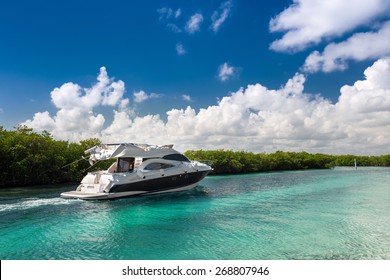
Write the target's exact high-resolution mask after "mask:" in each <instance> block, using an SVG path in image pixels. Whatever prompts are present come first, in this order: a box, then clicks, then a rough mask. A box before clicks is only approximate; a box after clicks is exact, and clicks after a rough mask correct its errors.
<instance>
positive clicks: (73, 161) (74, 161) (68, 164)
mask: <svg viewBox="0 0 390 280" xmlns="http://www.w3.org/2000/svg"><path fill="white" fill-rule="evenodd" d="M83 159H84V160H86V159H87V158H85V157H83V156H82V157H81V158H80V159H77V160H75V161H72V162H71V163H68V164H66V165H64V166H63V167H61V168H65V167H68V166H69V165H72V164H73V163H76V162H79V161H80V160H83Z"/></svg>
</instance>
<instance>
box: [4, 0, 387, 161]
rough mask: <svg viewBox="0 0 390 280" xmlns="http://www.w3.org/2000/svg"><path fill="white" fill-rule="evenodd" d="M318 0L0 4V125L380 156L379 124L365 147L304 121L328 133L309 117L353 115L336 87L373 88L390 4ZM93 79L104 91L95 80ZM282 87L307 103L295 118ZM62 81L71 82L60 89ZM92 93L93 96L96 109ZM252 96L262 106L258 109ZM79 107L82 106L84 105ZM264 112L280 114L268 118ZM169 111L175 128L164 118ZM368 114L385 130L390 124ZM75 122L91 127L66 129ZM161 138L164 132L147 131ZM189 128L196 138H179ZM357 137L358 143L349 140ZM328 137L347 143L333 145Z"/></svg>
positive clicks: (360, 133) (70, 136) (339, 131)
mask: <svg viewBox="0 0 390 280" xmlns="http://www.w3.org/2000/svg"><path fill="white" fill-rule="evenodd" d="M323 2H324V1H308V0H295V1H291V0H289V1H287V0H283V1H239V0H227V1H223V0H222V1H109V2H107V1H17V2H15V1H2V3H1V4H0V38H1V44H0V125H2V126H4V127H5V128H7V129H12V128H13V127H14V126H17V125H18V124H20V123H23V124H27V125H29V126H31V127H33V128H35V129H37V130H42V129H46V130H48V131H50V132H52V133H53V135H54V136H55V137H56V138H59V139H65V140H70V141H78V140H80V139H81V138H85V137H90V136H97V137H100V138H103V139H107V140H115V139H118V138H121V140H125V141H130V142H134V141H135V140H139V141H147V142H149V139H151V140H153V141H154V142H157V141H159V142H160V141H172V142H179V143H183V145H182V147H183V148H199V147H207V148H234V146H235V144H232V143H235V142H236V141H237V137H238V139H239V140H240V141H239V142H240V143H241V144H240V145H239V146H237V148H239V149H248V150H255V151H262V150H266V151H272V150H275V149H285V150H309V151H330V152H332V151H334V152H338V153H342V152H344V151H346V152H349V151H351V152H353V151H361V145H363V144H365V145H366V146H367V145H369V146H370V147H371V146H372V148H370V150H369V151H368V152H367V153H376V154H377V153H382V152H383V149H384V147H386V145H387V144H388V143H387V142H386V141H385V140H380V139H382V138H386V135H385V134H383V133H382V132H381V130H382V131H383V129H388V128H389V127H388V125H389V124H388V123H385V124H383V125H382V126H381V127H380V129H378V130H377V131H375V132H373V131H370V132H369V133H370V134H371V135H372V134H375V137H376V138H375V139H376V140H375V141H374V140H372V141H371V140H369V139H368V138H369V136H368V135H367V134H366V133H368V132H367V131H365V128H361V127H360V128H359V129H357V128H356V129H355V130H356V131H355V130H353V129H351V127H354V125H353V124H351V123H343V124H340V125H339V126H337V127H333V126H328V127H324V128H323V129H322V130H321V129H319V131H317V133H318V134H316V131H315V130H313V131H311V129H313V128H312V127H310V125H312V126H313V127H317V128H318V127H320V126H321V125H324V123H325V122H326V121H325V119H326V117H325V116H322V117H323V118H324V119H320V118H319V117H318V116H317V115H316V114H320V113H319V112H320V111H321V110H325V109H324V108H325V107H326V106H330V107H332V106H333V109H332V110H333V111H332V110H330V109H329V110H330V111H326V112H327V114H329V115H328V119H330V118H334V119H332V120H333V121H334V122H337V121H340V120H339V119H338V118H339V117H338V115H337V114H341V113H342V112H341V111H340V109H339V108H344V109H345V110H346V111H345V112H352V111H354V110H357V109H356V108H360V107H359V106H358V103H357V101H356V100H355V99H353V100H354V101H353V102H354V103H353V102H352V101H351V102H352V103H348V104H349V105H350V106H355V107H353V108H349V110H348V109H347V108H345V106H347V105H345V104H344V103H343V104H342V103H341V102H340V101H339V98H340V96H341V95H342V93H341V92H340V89H341V88H342V87H343V86H344V85H349V86H353V85H354V83H355V82H356V81H359V80H360V81H363V82H364V81H367V83H369V82H372V81H369V78H368V77H367V75H365V70H366V69H368V68H370V67H372V68H373V71H374V72H375V71H376V70H378V69H382V70H380V71H384V70H383V67H382V68H380V66H375V63H376V62H378V61H379V62H378V63H379V64H380V63H384V64H386V63H387V62H388V61H387V60H386V59H387V57H388V56H389V55H390V42H389V39H387V38H388V37H389V36H387V34H390V33H389V31H388V30H389V29H390V28H389V27H388V25H389V23H388V20H389V19H390V12H389V8H390V5H389V1H388V0H386V1H385V0H373V1H370V2H369V3H366V2H367V1H361V0H357V1H343V3H340V1H333V0H330V1H325V2H328V5H324V3H323ZM367 42H372V45H369V46H366V45H365V44H367ZM101 67H104V69H103V70H102V68H101ZM370 69H371V68H370ZM384 69H385V70H386V69H387V68H386V67H384ZM378 71H379V70H378ZM386 71H387V70H386ZM371 72H372V71H371ZM383 73H384V75H386V72H383ZM98 75H100V77H102V79H103V80H104V82H101V83H100V84H99V82H97V77H98ZM294 78H295V79H294ZM302 79H303V80H302ZM289 80H290V81H291V82H290V83H293V84H294V83H296V86H294V87H292V88H293V89H292V90H291V92H290V93H289V94H290V95H291V96H292V95H294V94H296V95H300V96H301V98H302V100H305V102H306V103H299V102H298V103H299V104H300V105H297V104H298V103H297V104H295V103H294V104H295V105H296V106H303V108H300V109H303V111H302V112H300V113H299V112H297V110H298V108H294V107H293V106H295V105H291V100H290V99H284V101H283V102H282V101H279V97H278V94H286V93H285V91H286V90H287V86H286V83H288V81H289ZM67 83H71V84H72V85H77V86H78V87H63V86H64V85H66V84H67ZM113 83H114V85H113ZM118 83H119V84H120V83H123V86H122V85H121V84H120V85H119V86H118ZM256 84H258V85H260V86H261V87H264V88H266V91H264V90H263V89H261V88H257V89H256V90H259V92H257V93H256V94H257V95H256V94H255V96H253V97H252V95H250V92H249V91H247V89H249V86H250V85H256ZM68 85H69V84H68ZM118 87H119V89H118ZM300 87H302V89H301V90H298V91H297V92H296V93H294V90H295V89H296V88H300ZM56 88H57V89H59V91H57V94H53V92H55V89H56ZM240 88H242V89H243V91H242V94H240V93H239V91H240ZM379 88H380V90H378V91H377V92H378V93H377V95H375V96H372V94H371V93H370V94H368V93H367V94H366V95H365V96H364V97H362V98H361V99H360V102H361V103H364V102H366V103H367V102H368V101H369V100H374V101H375V100H378V98H379V99H381V98H382V99H383V100H384V101H383V102H382V103H381V104H385V105H387V102H388V98H389V97H388V94H387V91H386V90H388V89H387V88H386V85H385V86H383V85H380V86H379ZM99 89H100V92H98V91H99ZM283 89H285V90H284V91H283ZM72 90H75V92H73V91H72ZM272 90H273V91H276V93H275V94H273V93H272ZM351 90H352V89H351ZM356 90H360V89H359V88H355V91H356ZM383 90H385V92H386V93H383ZM90 92H95V93H96V94H95V95H89V93H90ZM384 94H385V95H384ZM111 95H112V96H111ZM361 95H362V94H360V95H358V93H356V96H361ZM72 96H73V101H76V103H74V104H73V103H72V101H70V99H71V97H72ZM93 96H95V97H96V98H97V99H95V100H94V101H91V100H92V99H93ZM107 96H111V97H110V98H111V99H110V98H108V97H107ZM239 96H242V97H241V99H240V98H238V97H239ZM261 96H262V97H264V96H266V97H267V98H266V99H265V101H263V103H261V104H258V102H260V101H259V100H262V98H261ZM345 96H347V97H348V98H349V97H351V96H352V94H349V95H347V94H345ZM251 98H254V99H255V98H257V99H256V100H251ZM82 99H83V100H84V101H85V100H87V99H88V100H89V103H88V105H86V103H83V102H84V101H82ZM320 99H321V100H322V101H320ZM382 99H381V100H382ZM77 100H78V101H80V102H78V103H77ZM223 100H225V101H226V102H225V103H226V104H230V105H229V106H232V107H229V111H226V112H225V111H223V110H224V108H225V107H223V106H222V105H223V104H225V103H224V102H222V101H223ZM244 100H245V102H244ZM267 100H268V101H267ZM270 100H272V102H271V103H270V104H268V103H267V102H270ZM343 100H345V98H344V99H343ZM348 100H349V99H348ZM351 100H352V99H351ZM325 101H326V102H325ZM374 101H372V102H374ZM69 102H70V103H69ZM234 102H237V103H234ZM324 102H325V103H326V106H325V105H324V106H325V107H321V106H322V105H323V104H324ZM374 103H375V102H374ZM69 104H73V105H72V106H73V107H72V108H71V106H68V105H69ZM80 104H83V106H84V107H82V106H81V105H80ZM243 104H245V105H243ZM253 104H257V105H253ZM266 104H268V107H267V106H266ZM318 104H322V105H318ZM375 104H376V103H375ZM236 105H240V106H241V107H240V110H241V111H240V110H238V111H237V112H236V113H237V114H238V115H240V116H241V118H239V119H238V120H236V122H234V121H233V123H232V124H231V125H228V120H229V119H230V118H231V115H230V114H233V113H234V108H236V107H237V106H236ZM315 105H316V106H317V107H315ZM188 106H189V107H188ZM273 106H279V107H275V108H274V109H272V110H271V109H270V108H271V107H273ZM285 107H286V108H288V113H286V112H285V111H286V110H287V109H285ZM314 107H315V108H314ZM188 108H190V110H187V109H188ZM305 108H311V109H310V110H308V111H306V110H305ZM326 108H327V107H326ZM76 109H77V110H76ZM387 109H388V108H387V107H386V106H385V108H381V109H380V110H379V111H378V114H379V112H380V113H381V114H383V113H387ZM180 110H181V111H180ZM186 110H187V111H186ZM191 110H193V111H191ZM214 110H217V111H214ZM226 110H227V109H226ZM327 110H328V109H327ZM337 110H339V111H337ZM335 111H337V112H335ZM363 111H364V110H363ZM363 111H362V112H360V111H359V112H358V113H359V114H363V113H364V112H363ZM168 112H171V113H170V114H168ZM272 112H276V113H275V114H272ZM321 112H322V111H321ZM343 112H344V111H343ZM345 112H344V113H345ZM370 112H371V111H370ZM37 113H38V115H37ZM371 113H372V112H371ZM251 114H252V115H251ZM291 114H292V115H291ZM334 115H337V117H335V116H334ZM169 116H171V120H170V117H169ZM173 116H175V118H176V119H177V120H179V119H180V120H181V121H173ZM214 117H215V118H218V120H220V121H221V123H216V124H215V125H218V127H219V128H220V129H217V130H218V131H217V132H216V131H215V130H213V129H212V128H211V129H210V130H208V131H205V129H204V127H208V126H207V125H203V122H211V123H212V122H215V119H213V118H214ZM294 117H297V118H298V119H297V121H296V123H294V122H293V121H292V119H294ZM361 117H362V118H364V119H367V115H364V116H363V115H362V116H361ZM370 117H372V114H371V115H370ZM376 117H377V118H380V120H381V122H382V120H383V118H384V117H386V115H380V116H379V115H378V116H376ZM77 118H86V119H89V121H90V122H89V123H88V122H87V123H84V124H83V123H79V124H78V125H76V124H75V125H73V126H72V125H68V126H61V124H64V123H68V124H69V123H71V122H72V120H73V119H77ZM192 118H194V119H192ZM225 118H226V121H225ZM284 118H285V119H284ZM233 119H234V118H233ZM255 119H256V120H257V121H255ZM283 119H284V120H285V121H287V122H288V123H286V124H283ZM248 121H249V122H250V121H253V122H254V123H253V127H251V128H248V127H246V129H245V130H246V131H249V130H250V131H251V132H250V133H248V134H247V133H242V131H241V130H242V127H243V125H242V124H243V123H244V124H247V123H248ZM190 122H191V123H196V125H193V126H191V125H188V124H189V123H190ZM274 122H275V123H274ZM311 122H313V123H314V124H311ZM315 122H318V124H317V123H315ZM372 122H376V119H373V120H372ZM378 122H379V120H378ZM141 124H142V125H141ZM281 124H283V125H281ZM320 124H321V125H320ZM138 125H140V126H143V127H144V128H143V129H141V130H142V131H141V130H137V127H138ZM278 125H281V126H280V127H278ZM145 126H148V127H149V129H146V128H145ZM270 126H271V127H272V131H271V130H270V129H269V127H270ZM232 127H233V128H232ZM114 128H116V129H114ZM257 128H258V129H257ZM262 128H263V129H262ZM348 129H351V131H348V132H346V130H348ZM159 130H163V132H162V133H161V134H162V135H165V136H164V137H162V138H161V137H160V138H158V137H157V136H156V134H160V133H159V132H158V131H159ZM194 130H195V131H194ZM121 131H122V132H123V131H127V132H128V133H129V134H131V136H126V137H127V138H126V137H124V136H123V133H121ZM191 131H194V132H192V134H194V135H196V137H193V138H192V139H194V138H196V141H193V142H191V141H192V140H191V138H187V134H188V133H190V132H191ZM332 131H333V133H332ZM175 132H176V133H175ZM248 135H249V136H250V137H249V136H248ZM297 135H302V136H301V137H298V136H297ZM241 137H244V138H241ZM248 137H249V138H250V140H248V141H242V140H243V139H246V140H247V139H249V138H248ZM297 137H298V138H302V137H303V138H304V139H303V140H304V143H302V141H298V140H297ZM305 137H306V138H305ZM353 137H355V138H356V137H358V139H360V138H359V137H361V139H363V140H364V143H362V141H363V140H362V141H357V142H358V143H355V140H353V139H354V138H353ZM367 137H368V138H367ZM134 139H135V140H134ZM324 139H325V140H326V141H325V140H324ZM335 139H341V140H340V141H341V142H342V144H340V145H337V147H336V146H334V142H335ZM301 140H302V139H301ZM351 141H352V142H351ZM354 143H355V144H354ZM359 143H360V144H359ZM351 147H352V148H351ZM389 152H390V151H389Z"/></svg>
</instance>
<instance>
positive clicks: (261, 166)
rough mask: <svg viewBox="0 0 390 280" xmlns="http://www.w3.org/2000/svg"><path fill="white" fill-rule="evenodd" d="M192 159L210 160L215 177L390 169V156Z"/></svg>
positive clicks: (195, 154) (217, 154) (200, 154)
mask: <svg viewBox="0 0 390 280" xmlns="http://www.w3.org/2000/svg"><path fill="white" fill-rule="evenodd" d="M184 154H185V155H186V156H187V157H188V158H190V159H192V160H198V161H209V162H210V163H211V165H212V167H213V168H214V171H213V172H214V173H215V174H237V173H251V172H263V171H280V170H303V169H325V168H332V167H335V166H354V165H355V160H356V162H357V165H358V166H390V155H382V156H354V155H327V154H318V153H317V154H310V153H307V152H282V151H277V152H275V153H269V154H266V153H257V154H255V153H252V152H244V151H231V150H213V151H204V150H198V151H187V152H185V153H184Z"/></svg>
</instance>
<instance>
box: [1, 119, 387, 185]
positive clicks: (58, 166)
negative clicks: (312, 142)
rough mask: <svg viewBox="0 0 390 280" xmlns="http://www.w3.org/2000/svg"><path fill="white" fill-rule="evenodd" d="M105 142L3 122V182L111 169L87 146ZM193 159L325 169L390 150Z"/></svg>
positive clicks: (231, 168) (222, 164) (197, 154)
mask: <svg viewBox="0 0 390 280" xmlns="http://www.w3.org/2000/svg"><path fill="white" fill-rule="evenodd" d="M98 144H100V140H99V139H96V138H92V139H88V140H85V141H81V142H80V143H70V142H68V141H59V140H54V139H53V138H52V136H51V135H50V134H49V133H48V132H45V131H44V132H42V133H36V132H34V131H33V130H32V129H29V128H27V127H18V128H17V129H16V130H14V131H7V130H5V129H3V127H1V126H0V155H1V156H0V186H21V185H36V184H48V183H51V184H52V183H64V182H79V181H80V180H81V179H82V177H83V176H84V175H85V174H86V172H87V171H93V170H96V169H106V168H108V166H109V165H110V164H111V162H110V161H103V162H100V163H99V164H97V165H96V166H93V167H92V168H91V166H90V165H89V163H88V160H87V159H84V158H83V157H84V156H85V154H84V151H85V150H86V149H88V148H91V147H93V146H95V145H98ZM185 155H186V156H187V157H188V158H190V159H192V160H200V161H210V163H211V165H212V167H213V168H214V172H213V173H214V174H235V173H249V172H261V171H273V170H298V169H320V168H331V167H333V166H353V165H354V160H355V159H356V160H357V162H358V165H360V166H390V155H383V156H353V155H341V156H335V155H324V154H309V153H306V152H299V153H294V152H280V151H278V152H275V153H272V154H264V153H260V154H255V153H251V152H242V151H240V152H234V151H230V150H214V151H203V150H199V151H187V152H185Z"/></svg>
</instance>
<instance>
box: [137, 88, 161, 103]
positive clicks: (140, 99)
mask: <svg viewBox="0 0 390 280" xmlns="http://www.w3.org/2000/svg"><path fill="white" fill-rule="evenodd" d="M133 96H134V102H135V103H142V102H144V101H146V100H148V99H153V98H160V97H161V96H162V95H161V94H157V93H151V94H147V93H146V92H144V91H143V90H140V91H138V92H134V93H133Z"/></svg>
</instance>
